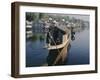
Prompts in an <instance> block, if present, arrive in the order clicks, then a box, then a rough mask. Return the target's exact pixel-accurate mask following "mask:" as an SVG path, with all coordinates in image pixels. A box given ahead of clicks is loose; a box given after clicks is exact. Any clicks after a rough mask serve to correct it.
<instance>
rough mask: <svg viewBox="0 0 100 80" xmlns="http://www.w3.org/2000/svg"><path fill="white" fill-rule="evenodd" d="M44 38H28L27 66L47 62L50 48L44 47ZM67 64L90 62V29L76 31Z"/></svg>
mask: <svg viewBox="0 0 100 80" xmlns="http://www.w3.org/2000/svg"><path fill="white" fill-rule="evenodd" d="M44 44H45V41H44V40H40V39H37V40H35V41H33V40H30V39H26V67H34V66H44V65H46V64H47V56H48V50H47V49H44V48H43V47H44ZM65 63H66V64H65V65H79V64H89V29H84V30H81V31H77V32H75V40H73V41H71V43H70V49H69V52H68V56H67V59H66V62H65Z"/></svg>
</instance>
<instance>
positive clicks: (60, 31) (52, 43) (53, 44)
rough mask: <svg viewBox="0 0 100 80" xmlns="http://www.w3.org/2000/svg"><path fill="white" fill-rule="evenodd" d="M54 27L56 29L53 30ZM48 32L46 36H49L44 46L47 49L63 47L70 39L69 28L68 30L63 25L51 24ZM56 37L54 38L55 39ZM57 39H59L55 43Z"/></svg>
mask: <svg viewBox="0 0 100 80" xmlns="http://www.w3.org/2000/svg"><path fill="white" fill-rule="evenodd" d="M55 29H56V30H55ZM51 30H52V31H50V32H48V34H47V38H49V39H48V40H49V41H48V40H47V41H46V43H47V45H46V46H45V48H47V49H48V50H56V49H61V48H63V47H64V46H65V45H66V44H67V43H69V41H70V35H71V33H70V30H68V29H67V28H66V27H65V26H60V27H59V26H53V27H51ZM55 38H56V39H55ZM57 39H59V40H60V41H59V42H58V43H57Z"/></svg>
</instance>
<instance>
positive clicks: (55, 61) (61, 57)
mask: <svg viewBox="0 0 100 80" xmlns="http://www.w3.org/2000/svg"><path fill="white" fill-rule="evenodd" d="M70 46H71V45H70V44H69V43H68V44H67V45H66V46H65V47H64V48H62V49H60V50H59V51H60V52H62V53H59V51H58V50H50V51H49V54H48V57H47V63H48V66H52V65H65V64H66V60H67V57H68V56H67V55H68V52H69V49H70Z"/></svg>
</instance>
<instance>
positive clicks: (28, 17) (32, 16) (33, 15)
mask: <svg viewBox="0 0 100 80" xmlns="http://www.w3.org/2000/svg"><path fill="white" fill-rule="evenodd" d="M35 18H36V13H30V12H27V13H26V20H28V21H34V20H35Z"/></svg>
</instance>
